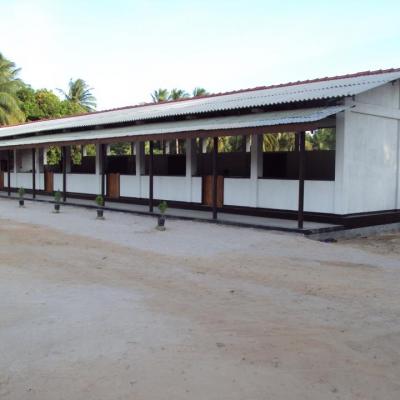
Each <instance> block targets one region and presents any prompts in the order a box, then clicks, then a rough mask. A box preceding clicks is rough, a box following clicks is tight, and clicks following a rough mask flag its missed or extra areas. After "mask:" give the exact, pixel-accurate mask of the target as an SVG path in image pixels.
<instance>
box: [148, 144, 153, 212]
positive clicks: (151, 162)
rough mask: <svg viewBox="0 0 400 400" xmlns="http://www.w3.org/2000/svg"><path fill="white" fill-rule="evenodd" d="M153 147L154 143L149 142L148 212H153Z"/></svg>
mask: <svg viewBox="0 0 400 400" xmlns="http://www.w3.org/2000/svg"><path fill="white" fill-rule="evenodd" d="M153 146H154V143H153V141H152V140H150V157H149V212H151V213H152V212H153V161H154V159H153V158H154V157H153Z"/></svg>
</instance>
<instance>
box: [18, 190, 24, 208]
mask: <svg viewBox="0 0 400 400" xmlns="http://www.w3.org/2000/svg"><path fill="white" fill-rule="evenodd" d="M18 195H19V206H20V207H24V204H25V201H24V195H25V189H24V188H23V187H22V186H21V187H20V188H19V189H18Z"/></svg>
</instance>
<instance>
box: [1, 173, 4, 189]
mask: <svg viewBox="0 0 400 400" xmlns="http://www.w3.org/2000/svg"><path fill="white" fill-rule="evenodd" d="M3 189H4V173H3V172H2V171H0V190H3Z"/></svg>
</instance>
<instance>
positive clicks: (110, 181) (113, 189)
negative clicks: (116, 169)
mask: <svg viewBox="0 0 400 400" xmlns="http://www.w3.org/2000/svg"><path fill="white" fill-rule="evenodd" d="M119 181H120V179H119V174H107V196H108V197H109V198H111V199H118V198H119Z"/></svg>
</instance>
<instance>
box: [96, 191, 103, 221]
mask: <svg viewBox="0 0 400 400" xmlns="http://www.w3.org/2000/svg"><path fill="white" fill-rule="evenodd" d="M94 201H95V202H96V204H97V210H96V212H97V219H104V215H103V214H104V209H103V208H104V197H103V196H102V195H100V194H99V195H98V196H96V198H95V200H94Z"/></svg>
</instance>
